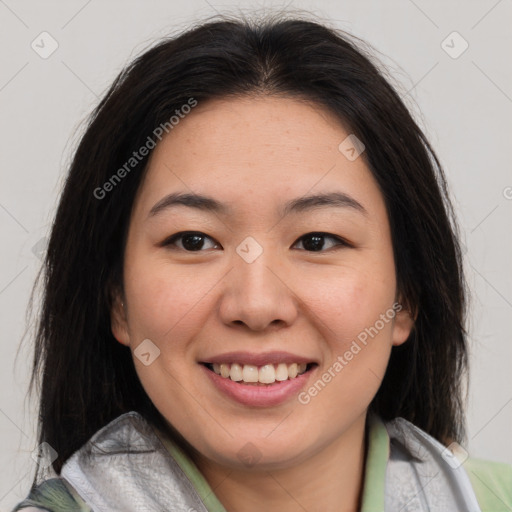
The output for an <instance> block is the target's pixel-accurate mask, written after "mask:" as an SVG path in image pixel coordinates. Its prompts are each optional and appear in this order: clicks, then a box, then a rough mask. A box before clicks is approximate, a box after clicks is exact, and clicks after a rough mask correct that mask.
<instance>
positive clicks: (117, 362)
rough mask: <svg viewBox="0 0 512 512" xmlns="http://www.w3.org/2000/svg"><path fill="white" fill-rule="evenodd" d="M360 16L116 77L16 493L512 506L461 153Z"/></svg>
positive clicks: (68, 232) (128, 504)
mask: <svg viewBox="0 0 512 512" xmlns="http://www.w3.org/2000/svg"><path fill="white" fill-rule="evenodd" d="M353 39H354V38H351V37H350V36H348V35H346V34H343V33H341V32H340V31H336V30H333V29H329V28H327V27H325V26H323V25H321V24H318V23H316V22H313V21H309V20H301V19H286V18H285V17H275V18H274V19H266V20H260V21H258V22H255V23H253V22H248V21H240V20H236V19H223V20H220V21H210V22H207V23H203V24H201V25H198V26H197V27H194V28H193V29H191V30H189V31H187V32H186V33H184V34H182V35H180V36H179V37H176V38H173V39H169V40H165V41H162V42H160V43H159V44H158V45H157V46H155V47H154V48H152V49H150V50H148V51H147V52H145V53H144V54H143V55H142V56H140V57H139V58H138V59H136V60H135V61H134V62H133V63H132V64H131V65H130V66H129V67H128V68H127V69H126V70H124V71H123V72H122V73H121V74H120V75H119V76H118V78H117V79H116V80H115V82H114V84H113V85H112V87H111V89H110V90H109V91H108V93H107V94H106V95H105V97H104V99H103V100H102V101H101V103H100V105H99V106H98V107H97V108H96V110H95V111H94V113H93V115H92V117H91V120H90V123H89V125H88V128H87V131H86V133H85V135H84V136H83V138H82V140H81V142H80V145H79V147H78V149H77V151H76V154H75V157H74V160H73V163H72V165H71V168H70V171H69V175H68V179H67V182H66V185H65V188H64V191H63V193H62V196H61V200H60V204H59V208H58V211H57V214H56V218H55V222H54V224H53V230H52V234H51V239H50V242H49V247H48V253H47V256H46V261H45V278H44V303H43V309H42V312H41V318H40V324H39V330H38V333H37V339H36V352H35V360H34V369H33V383H34V382H37V381H38V379H39V378H40V379H41V386H42V387H41V403H40V425H39V426H40V432H39V435H40V442H41V457H42V460H43V461H46V462H45V463H41V464H40V465H39V468H38V472H37V474H36V478H35V479H34V486H33V488H32V489H31V491H30V494H29V496H28V497H27V499H26V500H24V501H23V502H22V503H20V504H19V505H18V506H17V507H16V509H15V510H27V509H28V510H30V509H32V510H34V508H35V509H36V510H51V511H61V510H66V511H69V510H94V511H107V510H108V511H112V510H122V511H131V510H133V511H141V510H148V511H149V510H173V511H193V510H197V511H205V510H209V511H224V510H225V511H234V510H237V511H244V512H252V511H256V510H261V508H262V507H265V509H266V510H267V511H269V512H271V511H274V510H279V511H291V510H294V511H295V510H308V511H316V510H322V511H329V512H330V511H332V512H334V511H355V510H361V511H365V512H367V511H381V510H385V511H386V512H387V511H395V510H402V511H408V510H411V511H412V510H414V511H423V510H425V511H426V510H430V511H443V512H446V511H447V510H457V511H477V510H482V511H484V510H488V511H490V510H508V508H506V507H510V506H512V468H510V467H508V466H507V465H504V464H500V465H499V464H495V463H490V462H482V461H475V460H472V459H468V458H467V453H466V452H465V451H464V449H463V448H462V447H461V446H460V444H459V443H462V444H463V440H464V413H463V397H462V391H461V389H462V384H463V378H464V375H465V371H466V363H467V361H466V359H467V354H466V337H465V331H464V316H465V294H464V277H463V272H462V265H461V252H460V247H459V243H458V241H457V230H456V225H455V221H454V219H453V213H452V208H451V205H450V202H449V200H448V197H447V191H446V184H445V179H444V175H443V171H442V169H441V167H440V165H439V162H438V159H437V158H436V156H435V154H434V152H433V150H432V148H431V147H430V145H429V143H428V141H427V140H426V138H425V136H424V134H423V133H422V132H421V130H420V129H419V128H418V126H417V125H416V124H415V122H414V120H413V119H412V117H411V115H410V114H409V112H408V111H407V109H406V108H405V106H404V104H403V103H402V101H401V100H400V98H399V96H398V95H397V93H396V92H395V91H394V90H393V88H392V87H391V86H390V85H389V84H388V82H387V81H386V80H385V79H384V78H383V76H382V74H381V73H380V72H379V71H378V69H377V67H376V65H375V64H373V63H372V62H371V60H370V57H369V56H367V55H365V52H364V51H363V50H362V49H361V48H358V46H357V45H356V43H355V42H354V40H353ZM448 447H449V448H448ZM452 450H455V451H458V456H456V455H457V454H456V455H454V454H453V452H452ZM45 469H47V471H45Z"/></svg>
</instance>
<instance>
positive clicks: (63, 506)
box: [12, 478, 91, 512]
mask: <svg viewBox="0 0 512 512" xmlns="http://www.w3.org/2000/svg"><path fill="white" fill-rule="evenodd" d="M17 511H22V512H40V511H44V512H91V508H90V507H89V506H88V505H87V504H86V503H85V502H84V501H83V500H82V499H81V498H80V496H79V495H78V494H77V492H76V491H75V490H74V489H73V488H72V487H71V485H70V484H69V483H68V482H66V481H65V480H64V479H63V478H50V479H48V480H45V481H43V482H41V483H40V484H38V485H37V486H34V487H32V489H31V490H30V493H29V495H28V496H27V498H26V499H24V500H23V501H22V502H21V503H19V504H18V505H17V506H16V507H15V508H14V509H13V511H12V512H17Z"/></svg>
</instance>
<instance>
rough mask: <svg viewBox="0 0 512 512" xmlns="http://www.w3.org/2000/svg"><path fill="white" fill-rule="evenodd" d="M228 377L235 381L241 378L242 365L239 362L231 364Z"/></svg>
mask: <svg viewBox="0 0 512 512" xmlns="http://www.w3.org/2000/svg"><path fill="white" fill-rule="evenodd" d="M229 378H230V379H231V380H234V381H235V382H239V381H241V380H243V374H242V367H241V366H240V365H239V364H236V363H234V364H232V365H231V369H230V370H229Z"/></svg>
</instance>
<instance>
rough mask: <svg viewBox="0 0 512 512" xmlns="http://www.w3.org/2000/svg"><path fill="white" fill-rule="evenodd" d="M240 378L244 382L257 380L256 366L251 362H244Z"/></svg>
mask: <svg viewBox="0 0 512 512" xmlns="http://www.w3.org/2000/svg"><path fill="white" fill-rule="evenodd" d="M242 379H243V381H244V382H258V367H257V366H253V365H252V364H244V369H243V370H242Z"/></svg>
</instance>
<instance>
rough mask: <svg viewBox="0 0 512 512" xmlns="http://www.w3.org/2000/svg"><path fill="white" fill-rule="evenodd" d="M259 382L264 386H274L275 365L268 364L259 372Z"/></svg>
mask: <svg viewBox="0 0 512 512" xmlns="http://www.w3.org/2000/svg"><path fill="white" fill-rule="evenodd" d="M258 380H259V382H261V383H263V384H272V383H273V382H275V381H276V371H275V369H274V365H273V364H266V365H265V366H262V367H261V368H260V371H259V372H258Z"/></svg>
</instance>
